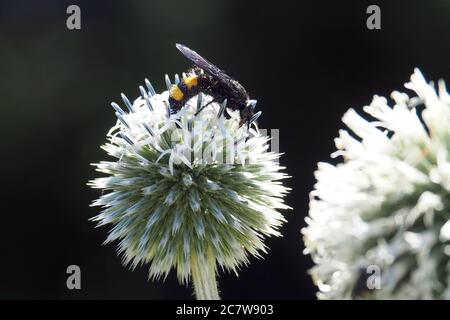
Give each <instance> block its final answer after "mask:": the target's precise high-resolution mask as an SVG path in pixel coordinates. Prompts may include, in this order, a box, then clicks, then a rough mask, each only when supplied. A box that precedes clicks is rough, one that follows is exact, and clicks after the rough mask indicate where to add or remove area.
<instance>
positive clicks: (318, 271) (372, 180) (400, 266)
mask: <svg viewBox="0 0 450 320" xmlns="http://www.w3.org/2000/svg"><path fill="white" fill-rule="evenodd" d="M405 87H406V88H407V89H410V90H412V91H413V92H414V93H415V94H416V95H415V96H413V97H409V96H408V95H407V94H406V93H400V92H397V91H394V92H393V93H392V95H391V97H392V99H393V101H394V105H393V106H390V105H389V104H388V101H387V99H385V98H383V97H379V96H375V97H374V99H373V101H372V103H371V104H370V105H369V106H366V107H364V111H365V112H366V113H367V114H368V115H369V116H367V117H362V116H360V115H358V114H357V113H356V111H355V110H353V109H350V110H349V111H347V113H345V115H344V116H343V122H344V123H345V124H346V125H347V126H348V128H349V129H350V130H351V131H352V133H350V132H348V131H347V130H341V131H340V132H339V137H338V138H337V139H336V140H335V142H336V147H337V149H338V150H337V151H336V152H335V153H334V154H333V155H334V156H336V157H337V156H341V157H342V158H343V161H342V162H340V163H338V164H337V165H332V164H328V163H319V165H318V170H317V171H316V173H315V177H316V179H317V183H316V185H315V189H314V190H313V191H312V192H311V195H310V199H311V200H310V210H309V217H307V219H306V222H307V225H308V226H307V227H306V228H304V229H303V231H302V232H303V234H304V241H305V246H306V250H305V253H307V254H310V255H311V257H312V259H313V261H314V264H315V266H314V267H313V268H312V269H311V271H310V272H311V274H312V277H313V280H314V282H315V284H316V285H317V286H318V288H319V292H318V297H319V298H321V299H449V298H450V260H449V258H450V242H449V240H450V96H449V94H448V93H447V91H446V88H445V84H444V82H443V81H440V82H439V83H438V90H437V92H436V89H435V87H434V85H433V84H432V83H430V84H429V83H427V82H426V81H425V79H424V78H423V76H422V74H421V73H420V71H419V70H417V69H416V70H415V72H414V74H413V75H412V76H411V81H410V82H409V83H407V84H405Z"/></svg>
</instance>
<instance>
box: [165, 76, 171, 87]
mask: <svg viewBox="0 0 450 320" xmlns="http://www.w3.org/2000/svg"><path fill="white" fill-rule="evenodd" d="M164 80H166V87H167V90H170V87H172V83H171V82H170V78H169V75H167V74H166V76H165V77H164Z"/></svg>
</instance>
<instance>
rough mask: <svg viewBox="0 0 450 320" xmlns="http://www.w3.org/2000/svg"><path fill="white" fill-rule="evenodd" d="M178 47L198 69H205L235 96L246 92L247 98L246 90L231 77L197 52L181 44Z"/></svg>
mask: <svg viewBox="0 0 450 320" xmlns="http://www.w3.org/2000/svg"><path fill="white" fill-rule="evenodd" d="M176 47H177V49H178V50H180V51H181V53H182V54H183V55H184V56H185V57H186V58H188V59H189V60H191V61H192V62H193V63H194V64H195V65H196V66H197V67H199V68H201V69H203V70H204V71H205V72H206V73H207V74H209V75H210V76H211V77H213V78H214V79H216V80H217V81H219V82H220V83H221V84H222V85H223V86H224V87H225V88H227V89H228V90H230V92H231V93H232V94H233V95H235V94H242V93H243V92H244V93H245V95H246V96H247V94H246V92H245V89H244V88H243V87H242V85H241V84H240V83H239V82H237V81H236V80H234V79H233V78H231V77H230V76H229V75H227V74H226V73H225V72H223V71H222V70H221V69H219V68H218V67H216V66H215V65H214V64H212V63H211V62H209V61H208V60H206V59H205V58H203V57H202V56H201V55H199V54H198V53H197V52H195V51H194V50H191V49H189V48H188V47H186V46H184V45H182V44H179V43H177V44H176Z"/></svg>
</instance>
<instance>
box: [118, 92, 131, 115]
mask: <svg viewBox="0 0 450 320" xmlns="http://www.w3.org/2000/svg"><path fill="white" fill-rule="evenodd" d="M120 96H121V97H122V100H123V102H124V103H125V105H126V106H127V108H128V110H130V112H133V105H132V104H131V102H130V100H128V98H127V96H126V95H124V94H123V93H121V94H120Z"/></svg>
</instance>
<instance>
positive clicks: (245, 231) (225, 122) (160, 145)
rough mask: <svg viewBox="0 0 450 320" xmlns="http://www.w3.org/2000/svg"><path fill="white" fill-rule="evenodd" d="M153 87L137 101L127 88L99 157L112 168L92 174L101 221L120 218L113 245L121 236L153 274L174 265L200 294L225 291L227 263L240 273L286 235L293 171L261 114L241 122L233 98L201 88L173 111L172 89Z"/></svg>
mask: <svg viewBox="0 0 450 320" xmlns="http://www.w3.org/2000/svg"><path fill="white" fill-rule="evenodd" d="M178 79H179V78H178V77H176V81H179V80H178ZM166 82H167V85H168V90H169V89H170V87H171V86H172V84H171V83H170V81H169V80H168V77H167V76H166ZM146 85H147V88H146V89H144V88H143V87H140V92H141V96H140V97H139V98H137V99H136V100H135V101H134V102H133V103H131V102H130V101H129V100H128V99H127V98H126V97H125V96H124V95H122V98H123V100H124V104H125V106H126V111H125V110H123V109H122V108H120V107H119V106H118V105H117V104H115V103H113V104H112V106H113V108H114V109H115V112H116V115H117V118H118V121H117V123H116V125H115V126H113V127H112V128H111V130H110V131H109V133H108V135H107V137H108V142H107V143H106V144H105V145H104V146H103V147H102V148H103V149H104V150H105V151H106V152H107V153H108V155H110V156H111V157H112V158H113V160H112V161H103V162H100V163H98V164H95V166H96V168H97V171H99V172H101V173H103V174H106V176H104V177H100V178H97V179H95V180H93V181H91V182H90V185H91V186H92V187H93V188H99V189H102V190H103V192H102V195H101V197H100V198H99V199H98V200H96V201H95V202H94V203H93V205H94V206H101V207H102V211H101V213H100V214H99V215H97V216H96V217H94V218H93V220H94V221H97V222H98V225H99V226H102V225H111V226H112V228H111V230H110V232H109V236H108V238H107V239H106V241H105V243H109V242H112V241H115V240H118V241H119V246H118V248H119V250H118V252H119V253H120V254H121V255H122V256H123V263H124V264H125V265H129V266H131V268H135V267H136V266H138V265H148V267H149V278H151V279H159V278H161V277H166V276H167V274H168V273H169V271H170V270H171V269H174V270H175V271H176V273H177V276H178V279H179V281H180V282H181V283H187V282H190V281H192V282H193V285H194V289H195V294H196V297H197V299H218V298H219V293H218V289H217V283H216V274H217V269H218V267H219V266H220V267H221V268H223V269H226V270H232V271H234V272H237V270H238V268H239V267H240V266H241V265H245V264H247V263H248V262H249V256H250V255H252V256H257V257H259V256H260V254H261V253H265V252H266V247H265V245H264V243H263V240H264V237H266V236H272V235H273V236H279V235H280V233H279V232H278V231H277V230H278V228H279V227H280V225H281V224H282V223H283V221H284V218H283V216H282V215H281V214H280V213H279V212H278V211H277V210H278V209H287V208H289V207H288V206H286V205H285V204H284V203H283V197H284V196H285V195H286V193H287V192H288V188H286V187H285V186H283V184H282V182H281V180H283V179H285V178H286V177H287V175H286V174H285V173H283V172H281V171H280V170H281V169H283V168H282V167H281V166H280V165H279V163H278V158H279V156H280V155H279V154H278V153H274V152H271V151H269V144H268V142H269V138H268V137H267V136H264V135H262V134H261V133H260V132H259V130H258V128H257V126H256V124H255V122H253V123H252V124H251V126H249V127H248V126H247V125H243V126H239V112H238V111H233V110H230V109H227V108H226V101H223V103H217V102H213V101H212V100H213V98H212V97H211V96H209V95H205V94H202V93H200V94H198V95H197V96H194V97H193V98H191V99H190V100H188V101H187V102H186V104H185V105H184V106H183V107H182V108H181V110H180V111H178V112H176V113H173V112H171V110H170V108H169V103H168V98H169V92H168V91H165V92H162V93H161V94H157V93H156V92H155V90H154V89H153V86H152V85H151V84H150V82H148V81H147V80H146ZM207 104H208V105H207ZM205 105H207V106H206V107H205V108H203V107H204V106H205ZM225 113H227V114H228V115H229V116H230V117H228V116H227V117H225ZM258 115H259V114H258Z"/></svg>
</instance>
